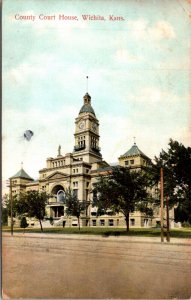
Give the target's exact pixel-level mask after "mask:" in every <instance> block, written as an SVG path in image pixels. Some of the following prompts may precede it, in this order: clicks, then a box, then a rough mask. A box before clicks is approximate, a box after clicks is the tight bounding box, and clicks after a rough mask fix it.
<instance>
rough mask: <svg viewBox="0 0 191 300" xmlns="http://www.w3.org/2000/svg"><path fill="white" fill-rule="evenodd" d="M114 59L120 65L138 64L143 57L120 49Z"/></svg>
mask: <svg viewBox="0 0 191 300" xmlns="http://www.w3.org/2000/svg"><path fill="white" fill-rule="evenodd" d="M114 58H115V60H116V61H117V62H120V63H136V62H140V61H142V60H143V57H142V56H138V55H135V54H131V53H129V51H127V50H126V49H118V50H117V51H116V53H115V55H114Z"/></svg>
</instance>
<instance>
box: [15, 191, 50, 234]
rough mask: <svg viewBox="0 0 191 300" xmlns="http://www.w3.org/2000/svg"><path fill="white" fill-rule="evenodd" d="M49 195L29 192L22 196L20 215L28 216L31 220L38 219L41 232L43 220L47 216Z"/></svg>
mask: <svg viewBox="0 0 191 300" xmlns="http://www.w3.org/2000/svg"><path fill="white" fill-rule="evenodd" d="M48 199H49V195H48V194H47V193H46V192H38V191H29V192H26V193H24V194H21V195H20V199H19V210H18V213H19V214H26V216H28V217H29V218H37V219H38V220H39V223H40V227H41V231H43V228H42V220H43V219H44V217H45V216H46V205H47V204H48Z"/></svg>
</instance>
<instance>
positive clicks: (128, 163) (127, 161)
mask: <svg viewBox="0 0 191 300" xmlns="http://www.w3.org/2000/svg"><path fill="white" fill-rule="evenodd" d="M134 163H135V161H134V159H130V160H126V161H125V165H126V166H128V165H134Z"/></svg>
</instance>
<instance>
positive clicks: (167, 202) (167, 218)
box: [166, 196, 170, 242]
mask: <svg viewBox="0 0 191 300" xmlns="http://www.w3.org/2000/svg"><path fill="white" fill-rule="evenodd" d="M166 223H167V224H166V225H167V229H166V230H167V231H166V240H167V242H170V224H169V197H168V196H166Z"/></svg>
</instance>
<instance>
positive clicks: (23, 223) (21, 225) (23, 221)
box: [20, 217, 29, 228]
mask: <svg viewBox="0 0 191 300" xmlns="http://www.w3.org/2000/svg"><path fill="white" fill-rule="evenodd" d="M28 225H29V224H28V223H27V220H26V217H22V219H21V224H20V227H21V228H26V227H27V226H28Z"/></svg>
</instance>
